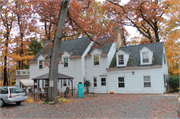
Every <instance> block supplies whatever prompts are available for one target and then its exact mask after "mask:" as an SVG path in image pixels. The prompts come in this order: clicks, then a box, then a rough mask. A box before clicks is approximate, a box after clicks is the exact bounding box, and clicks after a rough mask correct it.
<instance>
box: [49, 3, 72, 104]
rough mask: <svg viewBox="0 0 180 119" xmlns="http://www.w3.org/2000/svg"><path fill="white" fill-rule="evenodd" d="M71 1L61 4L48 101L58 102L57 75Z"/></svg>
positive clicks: (50, 72) (51, 63)
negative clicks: (51, 84) (51, 85)
mask: <svg viewBox="0 0 180 119" xmlns="http://www.w3.org/2000/svg"><path fill="white" fill-rule="evenodd" d="M68 5H69V0H63V1H62V4H61V9H60V12H59V18H58V23H57V28H56V32H55V36H54V41H53V42H54V43H53V48H52V53H51V60H50V69H49V88H48V96H47V101H54V102H57V101H58V98H57V76H58V75H57V74H58V62H59V55H60V48H61V47H60V46H61V39H62V35H63V28H64V24H65V20H66V15H67V11H68ZM50 81H53V87H50Z"/></svg>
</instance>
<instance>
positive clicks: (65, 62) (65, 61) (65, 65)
mask: <svg viewBox="0 0 180 119" xmlns="http://www.w3.org/2000/svg"><path fill="white" fill-rule="evenodd" d="M64 67H68V58H64Z"/></svg>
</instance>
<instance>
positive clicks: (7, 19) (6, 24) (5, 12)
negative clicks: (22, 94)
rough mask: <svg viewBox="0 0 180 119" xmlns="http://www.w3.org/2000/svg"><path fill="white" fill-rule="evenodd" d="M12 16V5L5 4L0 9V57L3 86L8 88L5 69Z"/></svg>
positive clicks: (8, 51) (8, 53) (8, 52)
mask: <svg viewBox="0 0 180 119" xmlns="http://www.w3.org/2000/svg"><path fill="white" fill-rule="evenodd" d="M14 18H15V16H14V14H13V12H12V3H11V2H7V3H6V4H5V5H4V7H2V8H1V14H0V20H1V25H2V26H3V27H2V31H1V37H2V41H1V43H2V44H1V51H2V55H1V57H2V58H3V71H4V73H3V77H4V86H8V85H9V84H8V77H7V67H8V62H9V61H8V57H9V55H10V53H11V52H10V48H9V44H10V43H11V41H10V40H11V36H10V34H11V30H12V27H13V22H14Z"/></svg>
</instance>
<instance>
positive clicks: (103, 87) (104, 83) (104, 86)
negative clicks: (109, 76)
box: [101, 78, 107, 93]
mask: <svg viewBox="0 0 180 119" xmlns="http://www.w3.org/2000/svg"><path fill="white" fill-rule="evenodd" d="M101 93H107V80H106V78H101Z"/></svg>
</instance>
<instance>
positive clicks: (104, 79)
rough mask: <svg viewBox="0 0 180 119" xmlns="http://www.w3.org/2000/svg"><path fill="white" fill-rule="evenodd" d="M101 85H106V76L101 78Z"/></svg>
mask: <svg viewBox="0 0 180 119" xmlns="http://www.w3.org/2000/svg"><path fill="white" fill-rule="evenodd" d="M101 86H106V78H101Z"/></svg>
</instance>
